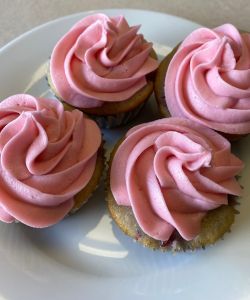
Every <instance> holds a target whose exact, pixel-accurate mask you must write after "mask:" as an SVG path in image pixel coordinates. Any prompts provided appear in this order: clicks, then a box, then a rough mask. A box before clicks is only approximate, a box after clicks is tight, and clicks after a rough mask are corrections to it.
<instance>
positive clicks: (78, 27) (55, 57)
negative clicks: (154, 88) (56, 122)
mask: <svg viewBox="0 0 250 300" xmlns="http://www.w3.org/2000/svg"><path fill="white" fill-rule="evenodd" d="M138 30H139V26H133V27H129V25H128V23H127V21H126V20H125V18H124V17H122V16H119V17H111V18H109V17H108V16H106V15H103V14H96V15H91V16H87V17H85V18H84V19H83V20H81V21H79V22H78V23H76V24H75V25H74V26H73V27H72V28H71V29H70V31H69V32H68V33H66V34H65V35H64V36H63V37H62V39H61V40H60V41H59V42H58V43H57V44H56V46H55V48H54V50H53V53H52V56H51V60H50V76H51V80H52V83H53V85H54V87H55V88H56V90H57V91H58V93H59V95H60V96H61V97H62V98H63V99H64V100H65V101H67V102H68V103H70V104H72V105H74V106H76V107H80V108H89V107H97V106H101V105H103V103H105V102H110V101H111V102H113V101H116V102H117V101H123V100H127V99H128V98H130V97H131V96H132V95H134V94H135V93H136V92H137V91H139V90H140V89H141V88H142V87H143V86H144V85H146V77H145V76H146V75H147V74H149V73H150V72H152V71H153V70H155V69H156V68H157V66H158V63H157V61H156V60H154V59H152V58H151V57H150V56H149V54H150V52H151V50H152V44H151V43H147V42H145V41H144V39H143V35H141V34H138V33H137V32H138Z"/></svg>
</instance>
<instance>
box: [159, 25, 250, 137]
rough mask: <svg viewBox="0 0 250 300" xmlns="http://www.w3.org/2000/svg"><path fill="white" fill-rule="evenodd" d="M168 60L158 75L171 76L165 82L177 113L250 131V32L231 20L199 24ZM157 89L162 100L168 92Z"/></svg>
mask: <svg viewBox="0 0 250 300" xmlns="http://www.w3.org/2000/svg"><path fill="white" fill-rule="evenodd" d="M167 60H168V58H166V60H165V62H163V63H162V68H163V67H164V69H165V70H164V69H162V70H161V71H160V72H158V76H159V77H162V76H164V77H165V80H164V79H162V83H161V85H162V87H161V88H162V89H163V88H164V94H165V101H166V102H165V106H166V105H167V108H168V110H169V112H170V114H171V116H173V117H184V118H188V119H191V120H193V121H196V122H199V123H200V124H203V125H205V126H208V127H210V128H212V129H214V130H216V131H219V132H222V133H226V134H230V135H245V134H248V133H249V132H250V34H249V33H246V32H243V33H242V32H239V31H238V30H237V28H235V27H234V26H233V25H231V24H224V25H222V26H219V27H217V28H214V29H209V28H199V29H197V30H195V31H193V32H192V33H191V34H190V35H188V36H187V37H186V38H185V39H184V41H183V42H182V43H181V44H180V45H179V46H178V47H177V49H175V53H172V54H170V55H169V61H167ZM164 65H165V66H164ZM160 69H161V67H160V68H159V70H160ZM166 69H167V70H166ZM165 75H166V76H165ZM158 80H159V78H158ZM164 81H165V83H164ZM158 85H160V84H158ZM157 89H160V87H159V86H158V88H157ZM156 94H158V98H159V99H158V100H159V101H160V102H162V101H161V99H160V97H161V96H162V97H164V95H161V93H160V92H157V93H156Z"/></svg>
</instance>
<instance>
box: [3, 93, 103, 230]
mask: <svg viewBox="0 0 250 300" xmlns="http://www.w3.org/2000/svg"><path fill="white" fill-rule="evenodd" d="M93 137H94V138H93ZM100 143H101V134H100V130H99V128H98V127H97V125H96V124H95V123H94V122H93V121H91V120H89V119H87V118H86V117H85V116H84V115H83V113H82V112H80V111H78V110H74V111H72V112H69V111H64V109H63V105H62V104H61V103H60V102H59V101H58V100H49V99H44V98H35V97H32V96H29V95H25V94H21V95H15V96H12V97H9V98H7V99H6V100H4V101H2V102H1V103H0V158H1V163H0V219H1V220H2V221H5V222H12V221H14V220H19V221H21V222H22V223H25V224H27V225H29V226H33V227H46V226H49V225H52V224H54V223H56V222H58V221H59V220H60V219H62V218H63V217H64V216H65V215H66V214H67V213H68V212H69V211H70V210H71V208H72V207H73V204H74V196H75V195H76V194H77V193H78V192H79V191H80V190H81V189H83V188H84V187H85V186H86V184H87V183H88V182H89V180H90V178H91V177H92V174H93V172H94V169H95V161H96V155H97V150H98V148H99V146H100Z"/></svg>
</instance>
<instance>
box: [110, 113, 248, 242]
mask: <svg viewBox="0 0 250 300" xmlns="http://www.w3.org/2000/svg"><path fill="white" fill-rule="evenodd" d="M242 167H243V163H242V162H241V161H240V160H239V159H238V158H237V157H236V156H234V155H233V154H232V153H231V151H230V143H229V142H228V141H227V140H226V139H225V138H223V137H222V136H221V135H219V134H218V133H216V132H214V131H212V130H211V129H209V128H205V127H203V126H201V125H199V124H197V123H195V122H193V121H190V120H187V119H178V118H168V119H161V120H157V121H153V122H150V123H146V124H142V125H138V126H136V127H134V128H132V129H131V130H130V131H129V132H128V133H127V135H126V138H125V140H124V141H123V142H122V144H121V145H120V146H119V148H118V150H117V151H116V153H115V156H114V159H113V162H112V166H111V174H110V180H111V184H110V186H111V191H112V194H113V196H114V198H115V200H116V202H117V203H118V204H119V205H125V206H131V208H132V210H133V213H134V216H135V218H136V220H137V222H138V224H139V226H140V227H141V229H142V230H143V231H144V232H145V233H146V234H148V235H149V236H151V237H153V238H155V239H157V240H162V241H167V240H168V239H169V238H170V236H171V234H172V233H173V231H174V230H175V229H176V230H177V231H178V232H179V233H180V235H181V236H182V237H183V238H184V239H185V240H192V239H193V238H194V237H196V236H197V235H198V234H199V232H200V225H201V220H202V218H203V217H204V215H205V214H206V212H207V211H209V210H212V209H215V208H217V207H219V206H221V205H224V204H227V203H228V197H227V195H228V194H232V195H239V194H240V193H241V188H240V186H239V184H238V183H237V181H236V179H235V178H234V176H235V175H236V174H238V172H239V171H240V170H241V169H242Z"/></svg>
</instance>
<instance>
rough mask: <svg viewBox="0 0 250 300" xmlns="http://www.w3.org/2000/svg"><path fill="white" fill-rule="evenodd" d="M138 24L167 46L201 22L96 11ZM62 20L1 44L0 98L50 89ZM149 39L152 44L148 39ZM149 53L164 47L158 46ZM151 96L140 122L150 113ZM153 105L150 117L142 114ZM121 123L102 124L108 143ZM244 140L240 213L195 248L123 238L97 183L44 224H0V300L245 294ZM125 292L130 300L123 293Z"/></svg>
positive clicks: (248, 246)
mask: <svg viewBox="0 0 250 300" xmlns="http://www.w3.org/2000/svg"><path fill="white" fill-rule="evenodd" d="M102 12H104V13H106V14H108V15H118V14H123V15H124V16H125V17H126V18H127V19H128V21H129V23H130V24H131V25H132V24H142V27H141V32H142V33H143V34H144V35H145V37H146V39H147V40H149V41H154V42H156V43H159V44H164V45H167V46H169V47H173V46H175V45H176V44H177V43H178V42H179V41H181V40H182V39H183V38H184V37H185V36H186V35H187V34H188V33H189V32H191V31H192V30H193V29H195V28H197V27H198V26H199V25H198V24H195V23H192V22H190V21H187V20H184V19H180V18H177V17H174V16H170V15H166V14H161V13H156V12H149V11H142V10H127V9H124V10H118V9H117V10H103V11H102ZM90 13H93V12H84V13H80V14H77V15H72V16H68V17H64V18H61V19H58V20H55V21H53V22H50V23H47V24H45V25H42V26H40V27H38V28H35V29H34V30H32V31H29V32H27V33H25V34H24V35H22V36H20V37H19V38H17V39H16V40H14V41H13V42H11V43H10V44H8V45H7V46H5V47H4V48H2V49H1V50H0V66H1V67H0V78H1V80H0V99H4V98H5V97H7V96H10V95H12V94H16V93H21V92H27V93H30V94H33V95H35V96H41V95H43V96H50V97H52V95H51V94H50V93H49V91H48V87H47V84H46V80H45V72H46V62H47V60H48V58H49V56H50V53H51V51H52V49H53V46H54V45H55V43H56V41H57V40H58V39H59V37H61V36H62V35H63V33H65V32H66V31H67V30H68V29H69V28H70V27H71V26H72V25H73V24H74V23H75V22H76V21H77V20H79V19H81V18H82V17H84V16H86V15H87V14H90ZM156 45H157V44H156ZM156 50H158V52H159V51H162V48H161V49H160V48H159V47H158V46H156ZM153 100H154V99H153V98H152V99H151V101H150V103H149V104H148V105H147V107H146V108H145V110H144V113H142V114H141V117H140V119H139V120H138V122H142V121H146V120H150V118H155V117H157V113H156V110H155V107H154V101H153ZM152 110H153V115H151V116H150V117H149V114H148V113H147V112H149V111H152ZM123 133H124V130H121V129H116V130H112V131H105V132H104V135H105V139H106V141H107V146H108V147H109V148H110V147H111V146H112V144H113V143H114V142H115V141H116V139H117V138H118V137H119V136H120V135H121V134H123ZM249 149H250V138H245V139H243V140H242V141H240V142H238V143H237V144H235V145H234V150H235V152H236V153H237V154H238V155H239V156H240V157H241V159H243V160H244V161H245V163H246V168H245V170H244V172H243V175H242V177H241V179H240V181H241V184H242V185H243V186H244V187H245V189H244V196H243V198H242V201H241V205H240V207H239V210H240V214H239V215H238V216H237V217H236V222H235V224H234V225H233V227H232V232H231V233H230V234H226V235H225V238H224V240H223V241H219V242H218V243H217V244H216V245H215V246H213V247H209V248H207V249H206V250H205V251H203V250H201V251H196V252H194V253H180V254H175V255H173V254H171V253H161V252H153V251H151V250H148V249H145V248H143V247H142V246H140V245H138V244H136V243H134V242H133V241H132V240H131V239H130V238H128V237H126V236H124V235H123V234H122V233H121V232H120V231H119V229H117V228H116V227H115V226H114V224H113V223H112V222H111V220H110V218H109V216H108V214H107V211H106V208H105V201H104V186H103V184H101V185H100V187H99V189H98V190H97V192H96V193H95V194H94V196H93V197H92V198H91V201H89V203H88V204H87V205H86V206H85V207H84V208H83V209H82V210H81V211H80V212H78V213H76V214H75V215H74V216H71V217H69V218H66V219H65V220H63V221H62V222H61V223H59V224H58V225H56V226H53V227H51V228H48V229H42V230H41V229H40V230H37V229H32V228H28V227H26V226H24V225H22V224H10V225H6V224H3V223H1V224H0V253H1V261H0V300H16V299H17V300H20V299H26V300H29V299H32V300H33V299H37V300H40V299H54V300H56V299H60V300H64V299H74V300H77V299H102V298H103V295H105V299H110V300H112V299H119V300H124V299H153V300H154V299H157V300H158V299H172V300H176V299H192V300H196V299H203V300H206V299H227V300H230V299H233V300H237V299H242V300H247V299H250V271H249V270H250V257H249V256H250V238H249V232H250V219H249V215H250V204H249V201H248V198H249V197H247V195H250V185H249V183H248V176H247V174H249V172H250V170H249V166H250V158H249V155H248V153H249ZM128 297H129V298H128Z"/></svg>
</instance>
